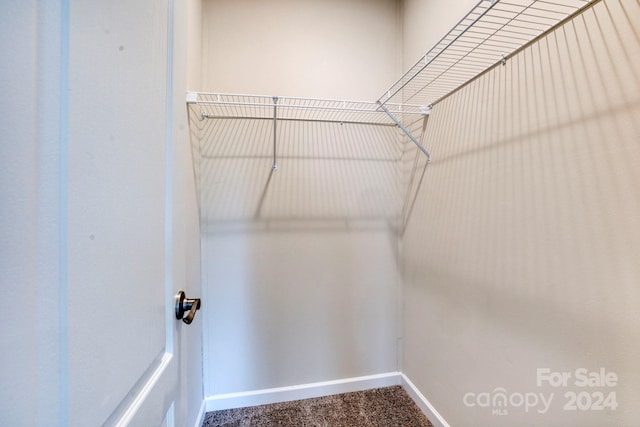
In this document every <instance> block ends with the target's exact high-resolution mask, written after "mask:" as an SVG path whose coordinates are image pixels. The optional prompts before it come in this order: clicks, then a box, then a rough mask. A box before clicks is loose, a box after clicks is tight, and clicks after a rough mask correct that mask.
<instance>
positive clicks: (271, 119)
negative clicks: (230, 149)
mask: <svg viewBox="0 0 640 427" xmlns="http://www.w3.org/2000/svg"><path fill="white" fill-rule="evenodd" d="M201 117H202V118H204V119H222V120H225V119H226V120H267V121H273V118H272V117H255V116H234V117H229V116H216V115H211V114H202V115H201ZM278 121H279V122H311V123H314V122H315V123H335V124H341V125H342V124H345V125H347V124H348V125H367V126H391V127H396V126H397V125H396V124H395V123H380V122H357V121H350V120H327V119H296V118H282V117H280V118H278Z"/></svg>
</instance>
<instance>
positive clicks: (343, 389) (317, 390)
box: [194, 372, 450, 427]
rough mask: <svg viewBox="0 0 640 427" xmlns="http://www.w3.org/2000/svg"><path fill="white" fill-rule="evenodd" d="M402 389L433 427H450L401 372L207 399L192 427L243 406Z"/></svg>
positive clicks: (230, 394) (219, 395)
mask: <svg viewBox="0 0 640 427" xmlns="http://www.w3.org/2000/svg"><path fill="white" fill-rule="evenodd" d="M393 385H401V386H402V387H403V388H404V389H405V390H406V392H407V394H408V395H409V396H410V397H411V398H412V399H413V401H414V402H415V403H416V405H418V407H419V408H420V409H421V410H422V412H423V413H424V414H425V415H426V416H427V418H429V420H430V421H431V423H432V424H433V425H434V427H450V426H449V423H447V422H446V421H445V419H444V418H443V417H442V415H440V414H439V413H438V411H437V410H436V408H434V407H433V405H432V404H431V403H430V402H429V401H428V400H427V398H426V397H424V395H423V394H422V393H421V392H420V390H418V388H417V387H416V386H415V385H414V384H413V382H411V380H410V379H409V378H408V377H407V376H406V375H405V374H403V373H401V372H387V373H385V374H378V375H368V376H364V377H354V378H345V379H342V380H335V381H324V382H318V383H310V384H301V385H295V386H290V387H278V388H269V389H263V390H253V391H246V392H241V393H228V394H216V395H213V396H208V397H206V398H205V399H204V400H203V401H202V404H201V405H200V413H199V415H198V421H197V423H196V425H195V426H194V427H200V426H202V423H203V421H204V416H205V413H206V412H210V411H218V410H221V409H231V408H242V407H245V406H255V405H267V404H269V403H278V402H288V401H291V400H298V399H310V398H313V397H321V396H330V395H332V394H339V393H350V392H353V391H362V390H368V389H371V388H378V387H389V386H393Z"/></svg>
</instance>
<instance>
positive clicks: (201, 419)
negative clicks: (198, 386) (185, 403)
mask: <svg viewBox="0 0 640 427" xmlns="http://www.w3.org/2000/svg"><path fill="white" fill-rule="evenodd" d="M205 402H206V401H205V400H204V399H203V400H202V403H201V404H200V409H199V410H198V418H196V424H195V425H194V426H193V427H202V423H203V422H204V414H205V412H207V411H206V410H205V408H206V404H205Z"/></svg>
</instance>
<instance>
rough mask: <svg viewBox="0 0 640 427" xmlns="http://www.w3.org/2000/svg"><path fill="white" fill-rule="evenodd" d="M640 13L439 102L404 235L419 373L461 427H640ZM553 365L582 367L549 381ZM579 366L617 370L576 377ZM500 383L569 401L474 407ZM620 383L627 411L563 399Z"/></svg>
mask: <svg viewBox="0 0 640 427" xmlns="http://www.w3.org/2000/svg"><path fill="white" fill-rule="evenodd" d="M442 7H443V8H444V7H445V6H444V5H443V6H442ZM639 23H640V8H639V7H638V3H637V2H636V1H633V0H606V1H603V2H601V3H598V4H597V5H596V6H595V7H594V8H593V9H590V10H587V11H586V12H585V13H584V14H582V15H581V16H579V17H577V18H576V19H574V20H572V21H571V22H568V23H566V24H565V25H564V26H562V27H561V28H559V29H558V30H556V31H554V32H553V33H551V34H549V35H547V36H545V37H544V38H542V39H541V40H540V41H538V42H537V43H535V44H534V45H532V46H531V47H529V48H527V49H526V50H524V51H522V52H521V53H519V54H518V55H517V56H515V57H513V58H512V59H510V60H509V61H508V62H507V64H506V65H505V66H500V67H498V68H495V69H494V70H492V71H491V72H489V73H487V74H486V75H484V76H483V77H482V78H480V79H478V80H476V81H474V82H473V83H471V84H469V85H468V86H466V87H464V88H463V89H461V90H460V91H458V92H457V93H455V94H453V95H452V96H450V97H449V98H447V99H445V100H444V101H443V102H441V103H439V104H437V105H436V106H435V107H434V110H433V113H432V116H431V118H430V122H429V126H428V128H427V131H426V135H425V141H424V142H425V144H426V145H427V147H428V148H430V149H431V153H432V155H433V159H434V160H433V163H432V164H430V165H429V166H428V167H427V169H426V173H425V174H424V177H423V179H422V180H420V181H419V182H418V185H416V187H417V188H418V191H417V198H416V201H415V206H414V208H413V210H412V211H411V212H410V213H409V212H407V217H408V222H407V228H406V230H405V232H404V234H403V249H404V252H403V255H402V260H403V279H404V366H403V371H404V372H405V373H406V374H407V375H408V376H409V378H411V380H412V381H413V382H414V383H415V384H416V385H417V386H418V387H419V388H420V390H421V391H422V392H423V393H424V394H425V395H426V396H427V398H428V399H429V400H430V401H431V402H432V403H433V404H434V406H435V407H436V408H437V409H438V411H440V413H441V414H442V415H443V416H444V417H445V419H446V420H448V422H449V423H450V424H451V425H456V426H458V425H459V426H467V425H479V426H514V425H548V426H577V425H580V426H602V425H618V426H633V425H637V422H638V421H637V420H638V409H637V402H638V400H639V398H640V394H639V390H638V387H637V384H638V383H639V382H640V375H639V371H638V369H637V360H638V358H639V357H640V344H639V343H640V319H639V316H638V307H639V305H640V288H639V287H638V278H639V277H640V262H638V254H639V253H640V216H639V215H638V212H640V198H639V196H638V195H639V194H640V169H638V167H637V165H638V162H639V161H640V145H639V141H640V124H639V122H638V118H639V117H640V55H638V53H639V52H640V40H639V38H638V31H639V28H640V24H639ZM413 160H414V159H413V157H412V155H408V156H406V157H405V161H404V162H403V164H404V170H406V171H409V172H410V171H413V170H415V171H418V172H419V173H417V176H422V170H423V168H422V167H423V163H422V161H418V162H417V163H415V166H414V163H413ZM538 368H549V369H550V370H551V371H568V372H571V373H572V377H571V378H570V379H569V382H568V384H567V387H557V388H553V387H549V386H548V385H547V384H546V383H545V384H544V386H542V387H538V386H537V383H536V379H537V376H536V375H537V369H538ZM578 368H587V369H589V370H599V369H600V368H605V369H606V370H607V371H612V372H615V373H616V374H617V376H618V378H619V380H618V382H617V385H616V386H615V387H600V388H598V387H596V388H589V387H578V386H575V385H574V384H573V382H574V381H575V379H576V377H575V370H576V369H578ZM500 387H502V388H504V389H505V390H506V393H507V395H512V394H513V393H527V392H537V393H544V394H545V396H546V397H548V396H549V394H550V393H554V400H553V402H552V404H551V406H550V408H549V410H548V411H547V412H546V413H544V414H541V413H538V412H537V409H540V408H541V406H538V407H536V408H535V409H530V410H529V411H528V412H525V409H524V408H523V407H515V406H514V405H511V404H510V405H508V406H507V407H506V408H505V409H507V412H508V413H507V414H506V415H502V416H500V415H492V409H494V408H495V407H491V406H490V407H480V406H478V405H477V404H476V406H474V407H469V406H466V405H465V404H464V401H463V398H464V396H465V395H466V394H467V393H481V392H488V393H490V394H491V396H493V395H494V394H495V393H494V390H495V389H496V388H500ZM611 391H613V392H615V393H616V396H617V401H618V404H619V406H618V407H617V409H616V410H615V411H614V410H611V408H605V410H601V411H591V410H583V411H580V410H576V411H572V410H564V409H563V406H564V404H565V403H568V402H569V399H570V397H569V396H565V393H567V392H575V393H580V392H587V393H588V394H589V396H587V397H588V398H589V399H591V398H593V397H595V396H594V395H592V393H594V392H603V393H605V396H606V395H608V393H609V392H611ZM476 396H477V395H476ZM587 397H584V399H585V401H586V399H587ZM470 402H472V403H473V402H474V401H473V397H472V398H471V400H470ZM475 402H476V403H477V401H475ZM515 402H516V403H517V402H518V399H517V397H516V400H515Z"/></svg>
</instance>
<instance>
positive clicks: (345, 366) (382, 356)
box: [188, 104, 405, 395]
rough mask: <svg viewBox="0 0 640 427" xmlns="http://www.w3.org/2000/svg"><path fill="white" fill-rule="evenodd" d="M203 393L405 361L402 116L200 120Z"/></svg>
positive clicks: (326, 377) (329, 376) (365, 371)
mask: <svg viewBox="0 0 640 427" xmlns="http://www.w3.org/2000/svg"><path fill="white" fill-rule="evenodd" d="M188 108H189V118H190V128H191V133H192V142H193V145H192V147H193V154H194V164H195V165H196V168H195V173H196V180H197V182H198V188H199V195H200V212H201V223H202V227H201V230H202V233H203V235H202V245H203V252H202V256H203V283H204V294H205V298H206V300H207V301H209V303H208V305H207V306H206V307H204V308H203V310H205V312H204V314H205V316H204V317H203V318H204V319H205V328H204V329H205V333H204V335H205V340H204V341H205V343H204V360H205V367H204V371H205V394H206V395H215V394H221V393H230V392H240V391H249V390H259V389H265V388H271V387H282V386H290V385H295V384H306V383H312V382H318V381H330V380H336V379H340V378H350V377H359V376H363V375H372V374H379V373H384V372H392V371H395V370H396V369H397V355H396V345H397V328H396V325H397V315H398V314H397V292H398V289H397V285H398V277H399V275H398V272H397V247H398V245H397V236H396V229H397V223H398V220H399V213H400V205H401V200H400V197H401V193H402V192H401V190H400V181H399V169H398V165H399V162H400V159H401V156H402V151H403V149H404V147H405V143H404V142H403V140H402V139H401V137H400V134H399V132H398V129H397V128H396V127H395V126H379V125H375V126H374V125H361V124H355V123H342V124H341V123H324V122H299V121H287V120H279V121H278V126H277V144H278V145H277V163H278V169H277V170H273V169H272V164H273V122H272V121H271V120H262V119H255V118H252V119H238V118H234V119H229V118H224V119H221V118H212V119H204V120H202V118H201V114H200V110H199V107H197V106H196V105H193V104H191V105H189V107H188Z"/></svg>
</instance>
